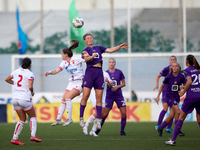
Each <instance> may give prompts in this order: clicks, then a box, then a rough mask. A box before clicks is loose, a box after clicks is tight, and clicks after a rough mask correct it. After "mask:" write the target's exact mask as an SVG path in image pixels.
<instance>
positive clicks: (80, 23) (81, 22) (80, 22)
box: [72, 17, 84, 28]
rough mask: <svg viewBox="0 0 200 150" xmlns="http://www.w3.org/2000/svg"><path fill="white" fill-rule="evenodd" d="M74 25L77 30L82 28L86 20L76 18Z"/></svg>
mask: <svg viewBox="0 0 200 150" xmlns="http://www.w3.org/2000/svg"><path fill="white" fill-rule="evenodd" d="M72 24H73V26H74V27H75V28H81V27H82V26H83V25H84V20H83V18H81V17H75V18H74V19H73V21H72Z"/></svg>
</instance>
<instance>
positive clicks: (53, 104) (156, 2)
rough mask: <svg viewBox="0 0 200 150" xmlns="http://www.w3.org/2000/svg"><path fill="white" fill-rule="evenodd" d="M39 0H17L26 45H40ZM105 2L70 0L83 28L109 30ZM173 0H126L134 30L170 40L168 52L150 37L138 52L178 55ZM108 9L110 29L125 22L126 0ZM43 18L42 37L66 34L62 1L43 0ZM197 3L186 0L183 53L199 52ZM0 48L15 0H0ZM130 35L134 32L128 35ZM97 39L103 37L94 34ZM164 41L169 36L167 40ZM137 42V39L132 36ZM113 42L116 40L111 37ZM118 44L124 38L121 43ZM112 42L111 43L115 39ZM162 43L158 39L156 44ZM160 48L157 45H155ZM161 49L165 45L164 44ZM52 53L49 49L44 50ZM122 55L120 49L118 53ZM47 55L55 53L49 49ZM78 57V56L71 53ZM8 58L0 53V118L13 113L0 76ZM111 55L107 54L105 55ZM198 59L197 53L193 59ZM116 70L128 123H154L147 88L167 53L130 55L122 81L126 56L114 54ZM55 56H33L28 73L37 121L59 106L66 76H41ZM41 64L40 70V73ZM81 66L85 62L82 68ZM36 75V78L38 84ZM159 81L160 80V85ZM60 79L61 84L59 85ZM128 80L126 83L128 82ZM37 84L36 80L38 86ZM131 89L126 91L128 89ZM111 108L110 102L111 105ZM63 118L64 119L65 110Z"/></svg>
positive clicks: (7, 40) (51, 116) (11, 33)
mask: <svg viewBox="0 0 200 150" xmlns="http://www.w3.org/2000/svg"><path fill="white" fill-rule="evenodd" d="M40 2H41V1H39V0H37V1H33V0H26V1H25V0H20V1H19V3H20V24H21V27H22V28H23V30H24V32H25V33H27V36H28V37H29V38H30V39H31V40H32V41H31V43H30V44H31V45H32V46H36V45H38V44H40V22H39V21H40ZM110 2H111V1H108V0H85V1H84V2H83V1H81V0H76V8H77V9H78V12H79V15H80V16H82V17H83V18H84V20H85V25H84V32H91V31H99V32H104V31H110V29H111V18H110V16H111V11H110V7H111V5H110V4H111V3H110ZM179 2H180V1H179V0H152V1H151V2H141V1H137V0H131V1H130V7H131V11H130V16H131V27H133V26H134V25H138V27H139V29H138V30H139V31H141V32H142V31H150V30H151V31H153V32H154V33H156V32H158V34H159V35H160V36H159V37H160V38H162V39H163V41H164V40H165V41H168V42H170V41H173V42H171V43H170V44H169V45H170V46H171V47H170V51H162V50H161V49H160V47H159V45H157V43H156V41H157V40H158V39H156V37H154V38H153V39H152V41H151V42H149V43H148V44H149V47H151V51H150V52H149V51H142V54H150V53H151V54H152V53H159V54H160V53H163V55H164V54H165V53H170V54H175V55H176V54H177V53H180V49H181V51H182V48H180V45H179ZM113 3H114V5H113V7H114V12H113V14H114V17H113V18H114V27H118V28H120V27H121V26H122V27H125V28H126V26H127V1H125V2H124V1H123V2H122V0H113ZM43 5H44V20H43V29H44V30H43V38H44V39H45V38H48V37H50V36H52V35H54V34H55V33H64V32H67V33H69V32H70V25H71V24H70V21H69V17H68V9H69V5H70V1H66V0H57V1H53V0H48V1H47V0H46V1H45V0H44V1H43ZM199 7H200V2H199V1H198V0H191V1H187V0H186V8H187V9H186V16H187V19H186V23H187V51H188V52H191V53H193V52H199V50H200V44H199V43H200V36H199V35H200V33H199V32H200V30H199V27H200V19H199V12H200V8H199ZM0 11H1V12H0V20H1V22H2V23H1V24H0V28H1V30H0V48H2V49H6V48H8V47H10V45H11V43H12V42H14V43H17V41H18V36H17V34H18V33H17V28H16V17H15V15H16V14H15V11H16V1H12V0H0ZM132 34H136V33H132ZM115 36H116V37H118V38H119V39H120V38H122V37H124V36H125V37H127V33H126V32H124V33H123V32H122V33H120V34H119V33H116V32H115ZM98 38H103V37H98ZM168 39H169V40H168ZM134 40H135V41H136V40H142V39H134ZM69 41H70V39H69V36H67V37H65V38H64V43H65V44H68V45H69ZM116 41H117V39H116ZM121 42H124V41H121ZM115 45H117V44H116V43H115ZM161 45H162V43H161ZM132 46H133V48H132V49H131V52H132V53H135V54H140V53H141V52H140V50H138V46H137V44H136V45H134V42H133V43H132ZM161 47H162V46H161ZM162 48H163V49H168V47H167V48H166V47H165V46H163V47H162ZM49 51H50V52H52V51H53V50H52V49H51V50H49ZM26 54H27V55H40V52H39V49H38V51H35V52H34V53H32V52H31V51H30V50H29V49H27V51H26ZM121 54H122V55H123V53H121ZM48 55H59V54H55V52H54V51H53V53H52V54H51V53H50V54H48ZM77 55H78V54H77ZM11 57H12V54H5V53H2V54H0V86H1V87H0V111H1V113H0V114H1V116H0V122H14V121H15V119H17V118H14V117H13V116H16V115H15V113H14V112H13V110H12V106H11V105H10V102H11V99H12V98H11V97H12V87H11V86H10V85H8V84H7V83H5V81H4V79H5V78H6V77H7V76H8V75H9V74H10V72H11V67H12V66H11V64H12V61H11ZM110 57H112V55H110ZM197 58H198V59H199V57H197ZM115 59H116V61H117V65H116V68H119V69H121V70H122V71H123V72H124V74H125V77H126V82H127V86H126V87H125V88H123V93H124V97H125V99H126V101H127V106H128V110H129V111H128V116H129V117H128V121H156V120H157V118H158V115H159V112H160V110H161V109H162V106H161V105H159V106H157V104H156V103H155V98H156V95H157V91H156V92H153V88H154V86H155V78H156V76H157V74H158V73H159V72H160V71H161V70H162V68H163V67H165V66H167V65H168V64H169V57H168V56H167V57H144V58H143V57H135V58H131V60H130V61H131V76H130V78H131V80H129V79H128V77H129V71H130V70H128V67H127V66H128V59H127V58H124V57H122V58H121V57H116V58H115ZM183 60H184V57H178V62H179V63H180V64H181V67H182V68H184V61H183ZM18 61H19V60H18V59H16V60H15V64H16V65H15V68H17V67H18V63H17V62H18ZM60 62H61V59H60V58H55V59H44V60H43V63H42V65H41V60H40V59H33V67H32V71H33V72H34V73H35V75H36V80H35V85H34V88H35V92H36V95H35V98H34V99H33V102H34V103H35V107H36V110H37V116H38V122H53V121H54V120H55V116H56V113H57V111H58V108H59V102H60V99H61V97H62V93H63V91H64V89H65V88H66V85H67V81H68V77H69V75H68V74H67V73H66V72H65V71H62V72H61V73H59V74H58V75H55V76H50V77H48V78H45V77H44V76H43V74H44V72H45V71H49V70H53V69H55V68H57V67H58V65H59V64H60ZM107 62H108V58H104V65H103V69H104V70H107V68H108V66H107ZM41 66H42V71H41V69H40V68H41ZM84 67H85V66H84ZM41 78H42V82H41ZM162 79H163V78H161V80H160V84H161V83H162ZM63 81H65V83H64V84H63ZM128 81H131V83H130V85H131V86H128V84H129V83H128ZM41 83H42V84H41ZM130 87H131V89H130ZM131 90H134V91H135V93H136V94H137V96H138V102H132V101H131V99H130V91H131ZM80 97H81V96H79V97H77V98H76V99H75V100H74V101H73V102H74V108H73V119H74V121H78V114H79V109H78V108H79V101H80ZM115 108H116V106H115ZM91 112H92V107H91V105H90V103H89V104H88V107H87V113H86V116H85V117H86V119H87V118H88V117H89V115H90V114H91ZM194 115H195V112H193V113H192V114H191V115H190V116H189V117H188V119H187V120H188V121H193V120H195V116H194ZM64 117H65V118H63V121H64V120H65V119H66V118H67V117H66V114H65V116H64ZM119 118H120V117H119V112H118V111H117V110H115V109H114V110H113V112H112V113H111V115H110V116H109V118H108V120H109V121H119V120H120V119H119Z"/></svg>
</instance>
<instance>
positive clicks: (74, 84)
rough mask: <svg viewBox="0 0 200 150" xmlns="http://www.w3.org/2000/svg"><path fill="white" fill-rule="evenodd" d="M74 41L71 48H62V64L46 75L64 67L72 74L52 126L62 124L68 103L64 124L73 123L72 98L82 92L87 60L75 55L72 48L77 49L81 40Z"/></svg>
mask: <svg viewBox="0 0 200 150" xmlns="http://www.w3.org/2000/svg"><path fill="white" fill-rule="evenodd" d="M71 42H72V43H73V44H72V45H71V47H70V48H65V49H63V50H62V59H63V61H62V62H61V64H60V66H59V67H58V68H57V69H55V70H52V71H49V72H46V73H45V76H48V75H55V74H57V73H59V72H60V71H62V70H63V69H66V71H67V72H68V73H69V74H70V75H71V76H70V78H69V84H68V86H67V88H66V90H65V92H64V94H63V98H62V101H61V105H60V108H59V111H58V116H57V119H56V121H55V122H54V123H52V124H51V125H52V126H56V125H61V124H62V122H61V119H62V116H63V113H64V112H65V109H66V105H67V120H66V122H65V123H64V124H63V126H67V125H69V124H71V123H73V120H72V102H71V100H72V99H73V98H74V97H76V96H78V95H79V94H80V93H81V92H82V82H83V68H82V63H83V62H85V60H84V59H82V58H81V57H74V56H73V52H72V49H75V48H76V47H78V45H79V42H78V40H71Z"/></svg>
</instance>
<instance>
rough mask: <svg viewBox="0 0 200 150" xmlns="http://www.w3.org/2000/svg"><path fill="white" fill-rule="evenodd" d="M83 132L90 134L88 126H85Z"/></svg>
mask: <svg viewBox="0 0 200 150" xmlns="http://www.w3.org/2000/svg"><path fill="white" fill-rule="evenodd" d="M83 133H84V134H85V135H88V128H87V127H86V126H84V127H83Z"/></svg>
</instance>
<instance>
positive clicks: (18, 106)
mask: <svg viewBox="0 0 200 150" xmlns="http://www.w3.org/2000/svg"><path fill="white" fill-rule="evenodd" d="M12 104H13V107H14V110H24V111H29V110H31V109H32V108H33V103H32V101H26V100H21V99H16V98H14V99H12Z"/></svg>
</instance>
